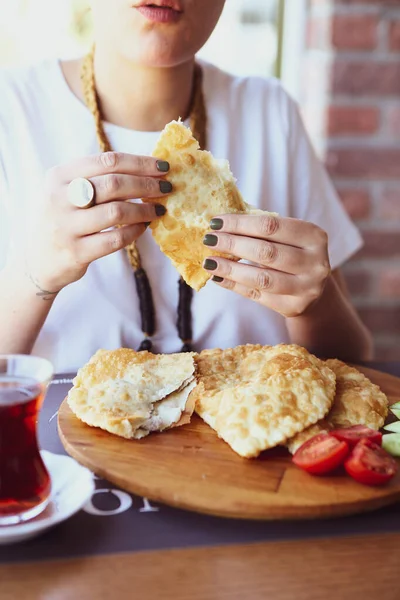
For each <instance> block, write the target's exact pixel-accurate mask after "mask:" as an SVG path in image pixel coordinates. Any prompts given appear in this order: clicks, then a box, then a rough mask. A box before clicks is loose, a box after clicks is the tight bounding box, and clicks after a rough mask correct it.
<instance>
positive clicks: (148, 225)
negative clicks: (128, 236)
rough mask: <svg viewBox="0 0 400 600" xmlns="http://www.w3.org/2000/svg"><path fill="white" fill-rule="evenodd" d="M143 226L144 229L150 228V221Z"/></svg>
mask: <svg viewBox="0 0 400 600" xmlns="http://www.w3.org/2000/svg"><path fill="white" fill-rule="evenodd" d="M156 210H157V209H156ZM144 225H145V227H146V229H147V228H148V227H150V225H151V221H149V222H148V223H145V224H144Z"/></svg>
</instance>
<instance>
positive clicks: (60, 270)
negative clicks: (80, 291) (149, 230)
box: [22, 152, 172, 297]
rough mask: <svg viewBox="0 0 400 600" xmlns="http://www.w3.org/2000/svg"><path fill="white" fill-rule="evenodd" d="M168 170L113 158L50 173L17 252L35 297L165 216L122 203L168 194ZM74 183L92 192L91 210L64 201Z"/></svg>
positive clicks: (151, 162)
mask: <svg viewBox="0 0 400 600" xmlns="http://www.w3.org/2000/svg"><path fill="white" fill-rule="evenodd" d="M168 170H169V164H168V163H166V162H165V161H157V160H156V159H155V158H149V157H141V156H132V155H129V154H120V153H115V152H107V153H104V154H99V155H95V156H90V157H87V158H83V159H80V160H76V161H74V162H71V163H70V164H67V165H63V166H58V167H55V168H53V169H51V170H50V171H49V172H48V173H47V176H46V183H45V190H44V193H43V195H42V197H41V203H40V205H38V206H37V207H36V206H35V207H34V211H33V212H34V215H35V218H34V220H33V221H32V222H31V223H29V232H28V236H27V241H26V244H25V247H24V248H23V249H22V250H23V253H24V259H25V263H26V264H25V269H26V273H27V275H28V276H29V278H30V279H31V281H32V283H33V284H34V285H35V286H36V288H37V290H39V294H40V295H41V296H42V297H46V296H51V295H52V294H55V293H56V292H58V291H60V290H61V289H62V288H63V287H65V286H66V285H68V284H70V283H72V282H74V281H77V280H78V279H80V278H81V277H82V276H83V275H84V274H85V272H86V270H87V268H88V266H89V264H90V263H91V262H93V261H95V260H96V259H98V258H101V257H103V256H106V255H108V254H111V253H113V252H116V251H117V250H120V249H122V248H124V247H125V246H127V245H128V244H130V243H131V242H132V241H134V240H136V239H137V238H138V237H139V236H140V235H141V234H142V233H143V232H144V231H145V229H146V224H148V223H149V222H151V221H152V220H153V219H156V218H157V216H161V215H162V214H164V213H165V208H164V207H163V206H161V205H155V204H151V203H143V204H142V203H140V204H137V203H136V204H133V203H131V202H126V200H130V199H135V198H154V197H159V196H160V195H161V194H163V193H165V194H167V193H169V192H171V191H172V185H171V184H170V183H169V182H168V181H166V180H165V179H163V177H164V175H165V174H166V173H167V172H168ZM78 177H83V178H86V179H89V180H90V182H91V183H92V184H93V186H94V188H95V205H94V206H93V207H91V208H88V209H79V208H76V207H74V206H72V205H71V203H70V202H69V201H68V195H67V193H68V185H69V183H70V182H71V181H72V180H73V179H75V178H78ZM117 225H121V226H122V227H120V228H114V227H115V226H117ZM109 228H113V229H109ZM104 230H108V231H104ZM40 290H41V292H40Z"/></svg>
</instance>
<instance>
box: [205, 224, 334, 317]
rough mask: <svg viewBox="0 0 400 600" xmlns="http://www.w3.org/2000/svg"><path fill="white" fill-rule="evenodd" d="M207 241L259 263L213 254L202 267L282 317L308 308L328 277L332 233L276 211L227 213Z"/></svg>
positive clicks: (214, 227) (320, 291)
mask: <svg viewBox="0 0 400 600" xmlns="http://www.w3.org/2000/svg"><path fill="white" fill-rule="evenodd" d="M211 229H212V230H214V231H213V233H209V234H207V235H206V237H205V239H204V244H205V245H206V246H211V247H215V250H217V251H218V252H222V253H226V254H230V255H232V256H234V257H236V258H239V259H245V260H247V261H251V262H252V263H256V266H253V265H248V264H243V263H238V262H234V261H233V260H228V259H225V258H220V257H214V256H213V257H210V258H209V259H207V260H206V261H205V263H204V268H205V269H207V270H208V271H212V273H213V275H214V278H213V280H214V281H215V282H216V283H218V284H219V285H221V286H222V287H225V288H227V289H230V290H233V291H235V292H237V293H238V294H241V295H242V296H245V297H247V298H251V299H252V300H255V301H257V302H259V303H260V304H263V305H264V306H267V307H268V308H271V309H272V310H274V311H276V312H278V313H280V314H281V315H283V316H284V317H297V316H300V315H302V314H304V313H305V312H306V311H307V309H308V308H309V307H310V306H311V305H313V304H314V303H315V302H316V301H317V300H318V299H319V298H320V297H321V295H322V292H323V290H324V287H325V284H326V282H327V280H328V279H329V277H330V273H331V270H330V265H329V256H328V236H327V234H326V233H325V231H323V230H322V229H320V228H319V227H317V226H316V225H313V224H311V223H307V222H305V221H299V220H297V219H289V218H280V217H276V216H272V215H268V214H267V215H265V216H264V215H260V216H258V215H257V216H250V215H233V214H230V215H223V216H222V217H219V218H216V219H213V220H212V221H211Z"/></svg>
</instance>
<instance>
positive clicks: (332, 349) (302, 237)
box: [0, 0, 371, 371]
mask: <svg viewBox="0 0 400 600" xmlns="http://www.w3.org/2000/svg"><path fill="white" fill-rule="evenodd" d="M223 6H224V0H154V1H153V2H151V3H150V2H147V1H146V0H134V1H133V2H132V0H115V1H114V2H109V0H92V2H91V7H92V11H93V18H94V26H95V27H94V35H95V46H94V47H95V51H94V59H93V61H91V58H90V57H89V58H86V59H82V60H76V61H70V62H62V63H60V62H59V61H46V62H44V63H42V64H40V65H37V66H34V67H27V68H23V69H16V70H8V71H4V72H2V73H1V75H0V202H1V204H0V206H1V209H0V210H1V212H0V220H1V221H2V226H3V227H4V228H5V230H6V237H5V238H4V237H3V240H2V245H1V246H0V247H2V248H3V250H2V251H1V254H0V268H2V271H1V272H0V353H9V352H14V353H29V352H33V353H35V354H37V355H41V356H45V357H47V358H49V359H50V360H52V361H53V363H54V365H55V368H56V370H57V371H73V370H75V369H76V368H78V367H80V366H81V365H83V364H84V363H85V362H86V361H87V360H88V359H89V357H90V356H91V355H92V354H93V353H94V352H95V351H96V350H97V349H98V348H100V347H102V348H116V347H119V346H128V347H133V348H137V347H138V346H139V345H140V343H141V341H142V340H143V332H142V322H141V314H140V313H141V312H143V309H144V310H146V307H145V306H144V308H143V302H144V304H145V301H143V297H142V307H141V308H142V311H141V309H140V298H139V296H138V289H137V287H136V284H135V278H134V276H133V273H132V265H133V267H134V268H136V269H137V268H138V260H139V259H138V255H137V254H135V253H136V250H135V242H136V248H137V249H138V251H139V253H140V257H141V264H142V266H143V267H144V270H145V272H146V273H147V277H148V279H149V281H150V286H151V290H152V297H153V299H154V306H155V311H156V317H157V318H156V328H155V331H154V334H153V335H152V342H153V345H154V350H155V351H159V352H174V351H179V350H180V348H181V346H182V342H181V341H180V340H179V336H180V337H181V338H182V337H184V335H183V336H182V334H181V332H180V330H179V327H178V328H177V307H178V304H180V309H179V310H180V312H181V313H182V311H183V313H184V314H185V315H186V317H185V318H186V320H187V319H188V318H189V317H190V318H191V319H192V324H193V336H192V337H193V340H192V342H193V347H194V348H195V349H196V350H200V349H202V348H206V347H215V346H219V347H229V346H234V345H237V344H243V343H263V344H276V343H279V342H293V343H298V344H301V345H303V346H305V347H307V348H308V349H310V350H311V351H313V352H316V353H318V354H320V355H323V356H337V357H342V358H347V359H349V358H350V359H353V360H361V359H367V358H369V357H370V355H371V340H370V336H369V334H368V332H367V331H366V330H365V328H364V326H363V325H362V323H361V322H360V320H359V318H358V316H357V315H356V313H355V311H354V309H353V308H352V306H351V304H350V301H349V299H348V297H347V295H346V291H345V287H344V285H343V281H342V277H341V275H340V273H339V270H338V268H339V267H340V266H341V265H342V263H343V262H344V261H346V260H347V259H348V258H349V257H350V256H351V255H352V254H353V253H354V252H355V251H357V250H358V249H359V247H360V245H361V240H360V236H359V234H358V232H357V230H356V229H355V227H354V226H353V225H352V223H351V222H350V220H349V219H348V217H347V216H346V214H345V212H344V210H343V209H342V207H341V204H340V202H339V201H338V199H337V196H336V194H335V192H334V190H333V187H332V185H331V183H330V181H329V179H328V177H327V175H326V173H325V171H324V169H323V167H322V166H321V164H320V163H319V162H318V160H317V159H316V157H315V155H314V153H313V151H312V149H311V147H310V144H309V141H308V138H307V136H306V133H305V131H304V127H303V124H302V122H301V119H300V117H299V114H298V111H297V108H296V106H295V104H294V103H293V101H292V100H291V99H290V98H289V97H288V96H287V95H286V94H285V92H284V91H283V89H282V88H281V86H280V85H279V83H278V82H277V81H275V80H274V79H261V78H237V77H233V76H231V75H229V74H227V73H224V72H222V71H220V70H218V69H217V68H216V67H214V66H212V65H210V64H205V63H200V64H199V63H198V62H196V60H195V55H196V53H197V51H198V50H199V49H200V48H201V47H202V46H203V45H204V43H205V42H206V41H207V39H208V38H209V36H210V34H211V33H212V31H213V29H214V28H215V25H216V23H217V21H218V19H219V16H220V14H221V12H222V9H223ZM82 73H83V76H82ZM195 74H196V76H195ZM199 74H200V75H199ZM178 117H182V118H183V119H186V123H187V124H191V126H192V129H193V130H194V131H195V133H197V134H198V136H199V137H202V138H203V140H204V142H205V144H206V146H207V149H209V150H210V151H211V152H212V153H213V154H214V155H215V156H216V157H218V158H227V159H228V160H229V161H230V164H231V169H232V172H233V173H234V175H235V177H236V178H237V179H238V185H239V188H240V190H241V192H242V195H243V196H244V199H245V200H246V201H247V202H248V203H249V204H252V205H255V206H257V207H258V208H261V209H264V210H268V211H272V212H276V213H278V214H279V216H278V217H271V218H265V217H263V216H232V215H231V216H229V215H215V216H216V217H217V220H216V221H213V223H212V225H210V233H209V235H208V236H207V238H206V240H205V241H206V243H208V244H209V245H211V246H212V247H215V248H216V250H223V251H224V250H229V252H230V253H231V254H233V255H235V256H236V257H237V258H240V259H244V262H243V261H241V262H240V263H236V262H231V261H229V260H225V259H220V258H215V260H214V261H211V263H207V265H206V266H207V267H208V268H209V269H211V270H212V273H213V275H214V277H215V279H214V282H209V283H208V284H207V285H206V287H205V288H203V289H202V290H201V292H199V293H198V294H196V295H195V297H194V298H193V302H192V306H191V312H190V311H189V302H188V300H187V294H186V300H185V297H184V296H185V294H183V295H182V293H181V294H180V298H178V285H177V282H178V277H177V273H176V271H175V269H174V268H173V267H172V265H171V263H170V262H169V260H168V259H167V258H166V257H165V256H164V255H163V254H162V253H161V252H160V251H159V249H158V247H157V246H156V245H155V243H154V241H153V239H152V236H151V233H150V232H149V231H147V230H146V224H148V223H149V222H150V221H152V220H154V219H157V218H158V217H159V216H160V215H161V213H162V207H160V206H157V204H156V203H152V202H150V203H148V204H147V203H146V204H142V203H140V202H138V201H134V202H126V200H135V199H138V198H143V197H146V198H148V199H151V198H156V197H159V196H160V195H161V194H162V193H165V194H168V193H170V192H171V185H170V184H169V183H168V170H169V165H168V164H167V163H165V162H160V161H157V159H156V158H150V157H149V155H150V154H151V152H152V150H153V148H154V147H155V144H156V141H157V138H158V136H159V132H160V131H161V130H162V129H163V128H164V126H165V125H166V124H167V123H168V122H170V121H171V120H173V119H177V118H178ZM104 150H108V152H104ZM188 168H190V167H188ZM80 178H83V179H85V180H86V181H85V182H84V184H86V185H87V186H89V187H88V190H89V191H93V192H94V196H95V203H94V205H92V206H90V207H88V208H85V209H82V208H78V207H77V206H75V205H74V202H71V201H70V200H71V189H72V188H73V187H75V186H76V181H75V180H76V179H80ZM73 181H74V184H73V186H72V187H71V185H70V184H71V182H73ZM78 185H79V184H78ZM75 189H76V187H75ZM78 189H79V188H78ZM72 200H74V195H73V194H72ZM75 200H76V193H75ZM78 200H79V198H78ZM116 225H122V227H116ZM129 245H130V248H131V252H130V253H127V252H126V251H125V250H124V248H125V247H126V246H129ZM135 256H136V258H135ZM129 257H130V260H129ZM132 257H133V258H132ZM180 287H181V288H182V286H180ZM139 291H140V290H139ZM181 292H182V289H181ZM146 297H147V296H146ZM185 302H186V304H185ZM182 303H183V304H182ZM180 318H181V316H180V317H179V319H180ZM145 333H146V332H145ZM147 333H149V332H147ZM151 333H152V332H151ZM183 341H184V342H188V340H185V339H183Z"/></svg>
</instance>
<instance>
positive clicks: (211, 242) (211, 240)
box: [203, 233, 218, 246]
mask: <svg viewBox="0 0 400 600" xmlns="http://www.w3.org/2000/svg"><path fill="white" fill-rule="evenodd" d="M203 244H204V245H205V246H216V245H217V244H218V238H217V236H216V235H213V234H212V233H207V235H206V237H205V238H204V240H203Z"/></svg>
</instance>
